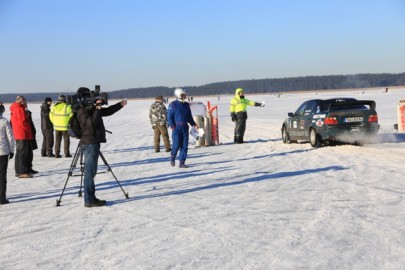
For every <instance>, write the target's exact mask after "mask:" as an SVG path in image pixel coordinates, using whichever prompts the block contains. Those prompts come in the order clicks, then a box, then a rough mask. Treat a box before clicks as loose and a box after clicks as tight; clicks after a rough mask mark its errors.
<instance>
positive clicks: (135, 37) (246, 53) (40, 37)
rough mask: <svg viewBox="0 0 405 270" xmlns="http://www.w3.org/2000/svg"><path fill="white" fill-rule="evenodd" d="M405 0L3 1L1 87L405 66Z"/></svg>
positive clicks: (112, 86)
mask: <svg viewBox="0 0 405 270" xmlns="http://www.w3.org/2000/svg"><path fill="white" fill-rule="evenodd" d="M404 31H405V0H328V1H325V0H314V1H311V0H308V1H302V0H295V1H294V0H285V1H280V0H277V1H276V0H274V1H273V0H262V1H259V0H257V1H255V0H251V1H246V0H229V1H228V0H222V1H221V0H205V1H191V0H189V1H185V0H184V1H180V0H166V1H164V0H161V1H158V0H147V1H146V0H142V1H136V0H128V1H124V0H115V1H112V0H35V1H34V0H0V61H1V64H0V74H1V75H0V93H12V92H13V93H25V92H45V91H47V92H48V91H50V92H60V91H76V90H77V89H78V88H79V87H80V86H86V87H89V88H94V85H95V84H100V85H101V90H102V91H112V90H119V89H127V88H133V87H149V86H169V87H174V86H198V85H204V84H208V83H213V82H221V81H233V80H244V79H264V78H281V77H293V76H307V75H337V74H356V73H385V72H387V73H400V72H404V71H405V53H404V48H405V33H404Z"/></svg>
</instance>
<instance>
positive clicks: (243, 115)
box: [229, 88, 265, 143]
mask: <svg viewBox="0 0 405 270" xmlns="http://www.w3.org/2000/svg"><path fill="white" fill-rule="evenodd" d="M264 105H265V104H264V101H262V102H260V103H259V102H254V101H251V100H248V99H246V98H245V96H244V91H243V89H242V88H237V89H236V90H235V97H234V98H233V99H231V105H230V107H229V111H230V112H231V117H232V121H233V122H235V134H234V139H233V141H234V142H235V143H243V136H244V135H245V130H246V119H247V112H246V107H247V106H260V107H264Z"/></svg>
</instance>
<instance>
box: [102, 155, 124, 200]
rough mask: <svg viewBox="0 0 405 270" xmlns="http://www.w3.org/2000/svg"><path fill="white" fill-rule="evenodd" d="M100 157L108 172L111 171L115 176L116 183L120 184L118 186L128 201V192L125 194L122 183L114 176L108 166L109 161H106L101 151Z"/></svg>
mask: <svg viewBox="0 0 405 270" xmlns="http://www.w3.org/2000/svg"><path fill="white" fill-rule="evenodd" d="M100 157H101V159H102V160H103V162H104V164H105V165H106V166H107V168H108V170H109V171H110V172H111V174H112V175H113V176H114V179H115V181H116V182H117V183H118V185H119V186H120V188H121V190H122V192H123V193H124V195H125V199H128V198H129V196H128V192H125V190H124V189H123V188H122V186H121V183H120V181H118V179H117V177H116V176H115V174H114V173H113V171H112V170H111V167H110V165H109V164H108V162H107V160H106V159H105V157H104V155H103V153H101V151H100Z"/></svg>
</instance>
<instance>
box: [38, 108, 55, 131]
mask: <svg viewBox="0 0 405 270" xmlns="http://www.w3.org/2000/svg"><path fill="white" fill-rule="evenodd" d="M50 112H51V106H50V105H49V104H48V103H46V102H44V103H42V105H41V129H52V130H53V124H52V122H51V120H50V119H49V113H50Z"/></svg>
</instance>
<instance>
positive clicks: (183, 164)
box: [179, 161, 188, 168]
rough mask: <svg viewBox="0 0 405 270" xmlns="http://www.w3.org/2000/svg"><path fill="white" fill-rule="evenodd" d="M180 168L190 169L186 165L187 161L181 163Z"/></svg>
mask: <svg viewBox="0 0 405 270" xmlns="http://www.w3.org/2000/svg"><path fill="white" fill-rule="evenodd" d="M179 168H188V166H187V165H186V164H185V161H180V165H179Z"/></svg>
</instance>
